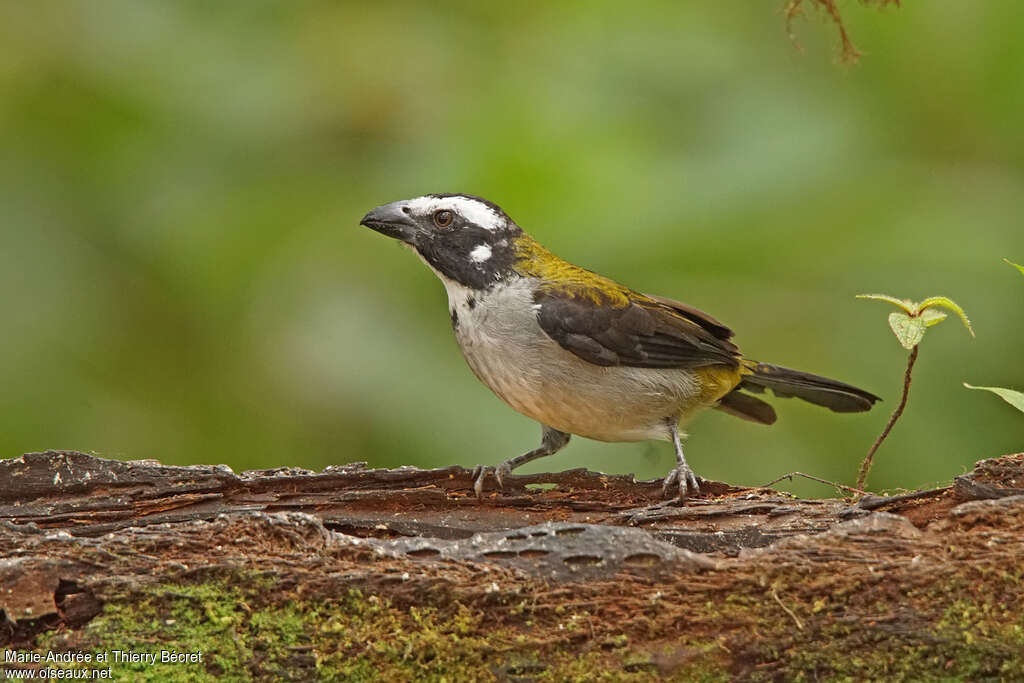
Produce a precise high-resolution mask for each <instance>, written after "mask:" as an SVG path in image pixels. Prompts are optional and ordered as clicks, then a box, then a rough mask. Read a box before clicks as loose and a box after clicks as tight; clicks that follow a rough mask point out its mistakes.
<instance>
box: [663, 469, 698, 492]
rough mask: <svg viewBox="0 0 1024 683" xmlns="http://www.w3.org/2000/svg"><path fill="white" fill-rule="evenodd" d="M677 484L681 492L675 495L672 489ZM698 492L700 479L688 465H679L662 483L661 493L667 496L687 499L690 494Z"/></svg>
mask: <svg viewBox="0 0 1024 683" xmlns="http://www.w3.org/2000/svg"><path fill="white" fill-rule="evenodd" d="M676 486H678V490H679V493H678V495H677V496H673V495H672V489H673V487H676ZM698 493H700V480H699V479H698V478H697V475H696V474H694V473H693V470H691V469H690V468H689V467H687V466H686V465H680V466H677V467H676V468H675V469H673V470H672V471H671V472H669V473H668V476H667V477H665V482H664V483H663V484H662V485H661V495H662V496H663V497H665V498H673V497H678V498H679V499H680V500H686V499H687V498H689V497H690V494H693V495H696V494H698Z"/></svg>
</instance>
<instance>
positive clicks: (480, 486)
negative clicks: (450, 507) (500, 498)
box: [473, 462, 512, 498]
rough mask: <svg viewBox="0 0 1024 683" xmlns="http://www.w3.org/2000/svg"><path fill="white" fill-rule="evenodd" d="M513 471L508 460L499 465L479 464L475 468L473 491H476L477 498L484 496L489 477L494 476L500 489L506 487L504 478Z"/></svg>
mask: <svg viewBox="0 0 1024 683" xmlns="http://www.w3.org/2000/svg"><path fill="white" fill-rule="evenodd" d="M511 473H512V469H511V468H510V467H509V466H508V463H507V462H503V463H501V464H500V465H498V466H497V467H494V466H492V465H477V466H476V467H474V468H473V492H474V493H476V497H477V498H482V497H483V495H484V482H485V481H487V477H489V476H490V477H494V481H495V482H496V483H497V484H498V490H502V489H504V488H505V487H504V485H503V483H502V479H503V478H504V477H506V476H507V475H509V474H511Z"/></svg>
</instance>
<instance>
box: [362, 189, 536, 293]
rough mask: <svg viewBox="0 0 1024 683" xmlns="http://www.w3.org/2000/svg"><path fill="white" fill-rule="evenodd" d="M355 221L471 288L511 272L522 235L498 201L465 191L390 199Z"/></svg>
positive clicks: (445, 275)
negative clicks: (401, 245)
mask: <svg viewBox="0 0 1024 683" xmlns="http://www.w3.org/2000/svg"><path fill="white" fill-rule="evenodd" d="M359 224H360V225H365V226H366V227H368V228H370V229H371V230H376V231H377V232H379V233H381V234H382V235H387V236H388V237H392V238H394V239H396V240H399V241H401V242H404V243H405V244H406V245H408V246H409V247H411V248H412V249H414V250H415V251H416V252H417V253H418V254H419V255H420V257H421V258H422V259H423V260H424V261H425V262H426V263H427V264H428V265H429V266H430V267H431V268H433V269H434V271H436V272H437V273H438V274H439V275H440V276H442V277H445V278H448V279H449V280H454V281H456V282H458V283H460V284H462V285H465V286H467V287H472V288H474V289H487V288H488V287H490V286H491V285H492V284H494V283H495V282H498V281H501V280H503V279H506V278H508V277H510V276H511V275H512V274H513V273H514V266H515V262H516V260H517V255H516V250H517V241H518V240H519V238H521V237H522V236H523V231H522V230H521V229H520V228H519V226H518V225H516V224H515V222H514V221H513V220H512V219H511V218H509V217H508V215H506V213H505V212H504V211H502V210H501V207H499V206H498V205H497V204H494V203H492V202H489V201H487V200H486V199H481V198H480V197H474V196H472V195H466V194H428V195H424V196H422V197H416V198H415V199H404V200H401V201H397V202H391V203H390V204H384V205H382V206H378V207H377V208H376V209H374V210H373V211H371V212H369V213H368V214H366V215H365V216H363V219H362V220H361V221H359Z"/></svg>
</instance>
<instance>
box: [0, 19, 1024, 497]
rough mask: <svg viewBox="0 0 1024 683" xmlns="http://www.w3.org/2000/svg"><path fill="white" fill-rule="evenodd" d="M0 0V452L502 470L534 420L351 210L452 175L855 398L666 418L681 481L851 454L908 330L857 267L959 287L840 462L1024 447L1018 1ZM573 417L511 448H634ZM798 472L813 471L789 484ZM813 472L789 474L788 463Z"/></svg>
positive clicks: (917, 293)
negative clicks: (899, 329)
mask: <svg viewBox="0 0 1024 683" xmlns="http://www.w3.org/2000/svg"><path fill="white" fill-rule="evenodd" d="M781 5H782V3H781V1H770V0H766V1H765V2H757V3H706V2H705V3H678V2H668V1H665V2H653V3H603V2H602V3H593V2H565V3H519V2H511V3H475V2H437V3H412V2H391V3H367V4H362V3H348V2H295V3H280V2H245V3H228V4H225V3H208V2H144V3H140V2H127V1H125V2H107V1H100V2H93V1H86V0H81V1H79V2H54V3H21V2H2V3H0V136H2V137H0V142H2V144H0V220H2V229H3V235H2V246H0V297H2V299H0V320H2V325H3V334H2V335H0V386H2V388H3V390H2V394H0V454H2V455H3V456H16V455H18V454H20V453H22V452H24V451H29V450H41V449H45V448H68V449H80V450H86V451H93V452H96V453H98V454H101V455H104V456H108V457H118V458H132V459H134V458H158V459H160V460H162V461H164V462H167V463H179V464H184V463H221V462H223V463H227V464H229V465H231V466H232V467H234V468H236V469H247V468H259V467H271V466H279V465H296V466H304V467H312V468H320V467H323V466H324V465H327V464H330V463H343V462H349V461H355V460H367V461H369V462H370V463H371V464H372V465H376V466H396V465H401V464H413V465H419V466H439V465H445V464H452V463H462V464H466V465H472V464H475V463H496V462H498V461H500V460H503V459H505V458H507V457H510V456H512V455H515V454H518V453H519V452H521V451H524V450H526V449H529V448H532V447H533V446H534V445H536V443H537V440H538V436H539V429H538V428H537V426H536V425H535V424H534V423H532V422H531V421H529V420H528V419H527V418H525V417H522V416H520V415H518V414H517V413H515V412H513V411H512V410H511V409H509V408H507V407H505V406H504V405H503V404H502V403H501V402H500V401H499V400H498V399H497V398H495V397H494V396H493V395H492V394H491V393H490V392H489V391H488V390H487V389H486V388H484V387H483V386H482V385H480V384H478V382H477V380H476V379H475V378H474V377H473V375H472V374H471V372H470V371H469V370H468V368H467V367H466V366H465V364H464V361H463V360H462V358H461V356H460V354H459V351H458V349H457V347H456V345H455V343H454V341H453V339H452V334H451V330H450V327H449V321H448V314H447V310H446V303H445V298H444V293H443V289H442V287H441V285H440V284H439V283H438V282H437V281H436V280H435V278H434V276H433V275H432V274H431V273H430V272H428V271H427V269H426V268H424V267H423V266H422V265H421V264H420V263H419V262H418V260H417V259H415V258H414V257H413V255H411V254H410V253H408V252H407V251H405V250H402V249H400V248H399V247H397V246H396V245H395V244H394V243H392V242H391V241H389V240H386V239H385V238H383V237H381V236H380V235H377V234H375V233H373V232H371V231H369V230H366V229H364V228H360V227H359V226H358V225H357V223H358V220H359V218H360V217H361V216H362V215H363V213H365V212H366V211H367V210H368V209H370V208H372V207H374V206H376V205H378V204H381V203H383V202H387V201H391V200H396V199H402V198H407V197H410V196H415V195H420V194H424V193H428V192H445V191H456V192H469V193H474V194H479V195H483V196H485V197H487V198H489V199H491V200H493V201H495V202H497V203H499V204H501V205H502V207H503V208H505V210H506V211H507V212H508V213H509V214H510V215H511V216H512V217H513V218H514V219H516V221H517V222H518V223H519V224H520V225H522V226H523V227H524V228H526V229H527V230H528V231H530V232H532V233H533V234H534V235H535V236H536V237H538V238H539V239H540V240H541V241H542V242H543V243H544V244H546V245H547V246H548V247H550V248H551V249H552V250H554V251H555V252H557V253H558V254H560V255H561V256H563V257H565V258H567V259H569V260H572V261H574V262H576V263H579V264H581V265H584V266H586V267H589V268H591V269H593V270H597V271H599V272H601V273H604V274H606V275H609V276H611V277H614V278H616V279H619V280H621V281H623V282H625V283H627V284H629V285H631V286H633V287H635V288H637V289H640V290H641V291H647V292H652V293H659V294H663V295H666V296H671V297H674V298H678V299H682V300H684V301H687V302H689V303H691V304H693V305H695V306H698V307H700V308H703V309H705V310H708V311H709V312H711V313H713V314H714V315H715V316H717V317H719V318H720V319H722V320H723V321H725V322H726V323H727V324H729V325H731V326H732V327H733V328H734V329H735V330H736V332H737V341H738V342H739V344H740V345H741V347H742V348H743V349H744V351H745V353H746V354H747V355H748V356H750V357H752V358H757V359H760V360H765V361H770V362H775V363H779V364H784V365H790V366H794V367H798V368H801V369H805V370H809V371H813V372H817V373H821V374H825V375H829V376H832V377H836V378H839V379H843V380H846V381H849V382H853V383H856V384H858V385H860V386H863V387H865V388H867V389H870V390H872V391H874V392H876V393H879V394H881V395H882V396H884V397H885V399H886V402H885V403H883V404H882V405H881V407H880V408H879V409H876V410H874V411H872V412H871V413H869V414H865V415H835V414H832V413H829V412H828V411H825V410H821V409H818V408H815V407H813V406H808V405H806V404H802V403H799V402H794V401H776V402H775V405H776V408H777V410H778V412H779V415H780V419H779V421H778V423H777V424H776V425H775V426H774V427H772V428H765V427H761V426H757V425H753V424H750V423H746V422H742V421H740V420H736V419H734V418H730V417H728V416H726V415H723V414H719V413H716V412H712V413H708V414H705V415H703V416H702V417H700V418H698V419H697V420H696V421H695V422H694V423H693V424H691V426H690V432H691V434H692V436H691V438H690V440H689V446H688V451H687V452H688V454H689V457H690V462H691V464H692V465H693V466H694V468H695V469H696V470H697V472H698V473H699V474H701V475H703V476H706V477H710V478H714V479H721V480H727V481H730V482H735V483H740V484H760V483H763V482H765V481H767V480H769V479H771V478H773V477H775V476H777V475H780V474H782V473H784V472H788V471H791V470H802V471H805V472H810V473H813V474H816V475H819V476H823V477H827V478H834V479H839V480H842V481H845V482H847V483H850V482H852V479H853V477H854V474H855V472H856V468H857V465H858V463H859V461H860V459H861V457H862V456H863V455H864V453H865V451H866V450H867V448H868V446H869V445H870V444H871V442H872V440H873V439H874V437H875V435H876V434H877V433H878V432H879V431H880V430H881V428H882V426H883V424H884V423H885V420H886V418H887V417H888V414H889V412H890V411H891V410H892V408H893V407H894V406H895V404H896V402H897V400H898V398H899V389H900V386H901V382H902V373H903V369H904V365H905V358H906V353H905V352H904V351H903V350H902V349H901V348H900V347H899V345H898V344H897V342H896V341H895V339H894V338H893V336H892V334H891V333H890V331H889V330H888V327H887V324H886V316H887V315H888V313H889V310H890V309H888V308H887V307H886V306H885V305H883V304H880V303H875V302H862V301H856V300H855V299H854V298H853V296H854V295H855V294H857V293H860V292H885V293H889V294H894V295H896V296H900V297H904V296H906V297H914V298H922V297H924V296H928V295H933V294H944V295H948V296H951V297H953V298H954V299H955V300H957V301H958V302H959V303H961V304H962V305H963V306H964V307H965V308H966V309H967V312H968V313H969V314H970V315H971V318H972V319H973V321H974V323H975V328H976V330H977V333H978V337H977V339H973V340H972V339H970V338H969V336H968V335H967V333H966V332H965V330H964V329H963V328H962V327H960V325H959V323H957V322H955V321H948V322H946V323H945V324H943V325H942V326H940V327H937V328H933V329H932V330H931V331H930V332H929V335H928V337H927V338H926V339H925V342H924V345H923V348H922V351H921V358H920V361H919V364H918V369H917V376H916V383H915V385H914V390H913V393H912V396H911V401H910V406H909V409H908V411H907V413H906V415H905V416H904V419H903V421H902V422H901V423H900V424H899V425H898V426H897V427H896V429H895V430H894V432H893V434H892V436H891V438H890V440H889V441H888V442H887V444H886V445H885V446H884V447H883V448H882V449H881V451H880V452H879V455H878V460H877V465H876V468H875V470H874V472H873V475H872V479H871V484H872V485H873V486H874V487H875V488H881V487H915V486H921V485H926V484H929V483H932V482H938V481H946V480H949V479H950V478H951V477H953V476H955V475H957V474H959V473H961V472H962V471H964V470H965V468H969V467H970V466H971V464H972V463H973V462H974V461H975V460H977V459H980V458H985V457H992V456H997V455H1000V454H1003V453H1007V452H1014V451H1019V450H1021V449H1022V448H1024V416H1021V415H1020V414H1018V413H1016V412H1015V411H1014V410H1013V408H1011V407H1010V406H1008V405H1007V404H1005V403H1003V402H1002V401H1000V400H999V399H998V398H996V397H994V396H991V395H989V394H983V393H980V392H970V391H968V390H966V389H964V388H962V386H961V382H962V381H964V380H966V381H969V382H971V383H974V384H982V385H992V384H995V385H1002V386H1015V387H1017V388H1024V359H1022V355H1024V349H1022V343H1021V339H1022V336H1024V306H1022V302H1024V278H1022V277H1021V276H1020V274H1019V273H1017V272H1016V271H1015V270H1013V269H1011V268H1010V267H1009V266H1007V265H1006V264H1004V263H1003V262H1002V261H1001V259H1002V258H1003V257H1008V258H1011V259H1013V260H1016V261H1018V262H1022V261H1024V221H1022V216H1024V126H1022V121H1024V113H1022V112H1024V50H1021V49H1020V45H1021V43H1022V41H1024V6H1022V5H1021V4H1020V3H1007V2H1004V3H964V2H955V3H953V2H950V3H926V2H921V1H919V0H908V2H906V3H904V5H905V6H904V7H903V8H902V9H899V10H897V9H888V10H885V11H876V10H873V9H868V8H864V7H862V6H860V5H859V4H856V3H852V2H851V3H847V4H845V5H844V6H843V7H844V10H845V17H846V21H847V24H848V28H849V30H850V32H851V34H852V36H853V39H854V41H855V42H856V43H857V45H858V47H859V48H861V50H862V51H863V52H864V57H863V59H862V61H861V63H860V64H859V65H857V66H844V65H841V64H839V63H837V59H836V57H837V54H838V40H837V38H836V34H835V29H834V26H833V25H832V24H831V23H829V21H828V20H827V18H825V17H824V16H823V15H822V14H821V13H820V12H810V13H809V14H808V17H807V18H806V19H805V20H803V21H799V22H797V23H796V25H795V29H796V31H797V35H798V38H799V41H800V43H801V44H802V48H803V51H802V52H801V50H800V49H798V48H797V47H796V46H794V44H792V43H791V42H790V41H789V39H788V38H787V34H786V30H785V25H784V19H783V17H782V15H781ZM672 460H673V457H672V454H671V449H670V447H669V445H668V444H661V443H646V444H645V443H640V444H600V443H596V442H590V441H586V440H583V439H576V440H574V443H573V444H571V445H570V447H569V448H568V449H567V450H566V451H564V452H563V453H562V454H559V455H558V456H557V460H551V461H542V462H540V463H534V464H532V465H530V466H528V468H527V469H526V470H525V471H538V470H541V469H544V468H569V467H578V466H583V465H586V466H588V467H591V468H594V469H599V470H603V471H607V472H617V473H619V472H635V473H636V474H637V475H638V476H641V477H645V478H648V477H655V476H662V475H663V474H664V473H665V472H666V471H667V470H668V469H669V467H670V465H671V463H672ZM803 486H805V485H798V486H797V485H795V486H794V488H795V490H798V491H801V490H806V491H809V492H812V493H818V494H828V493H830V490H829V489H827V488H826V487H819V488H817V489H814V488H811V489H804V488H801V487H803ZM811 486H814V485H811Z"/></svg>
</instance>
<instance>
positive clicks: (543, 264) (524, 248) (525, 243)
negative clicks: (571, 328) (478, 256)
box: [515, 234, 645, 308]
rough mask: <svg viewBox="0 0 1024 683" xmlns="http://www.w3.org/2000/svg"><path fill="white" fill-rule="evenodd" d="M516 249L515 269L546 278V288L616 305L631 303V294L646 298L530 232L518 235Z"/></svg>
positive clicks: (524, 273)
mask: <svg viewBox="0 0 1024 683" xmlns="http://www.w3.org/2000/svg"><path fill="white" fill-rule="evenodd" d="M515 248H516V254H517V256H518V258H517V259H516V264H515V268H516V270H517V271H519V273H521V274H522V275H526V276H529V277H537V278H540V279H542V280H545V281H546V282H547V284H545V285H543V286H544V288H546V289H549V290H555V291H559V292H563V293H565V294H568V295H569V296H572V297H584V298H587V299H590V300H591V301H593V302H594V303H595V304H603V305H609V304H610V305H612V306H614V307H616V308H624V307H626V306H628V305H629V303H630V295H631V294H632V295H633V297H634V298H645V297H642V295H637V294H636V293H634V292H631V291H630V289H629V288H628V287H626V286H624V285H620V284H619V283H618V282H616V281H615V280H612V279H610V278H606V277H604V276H603V275H598V274H597V273H594V272H591V271H589V270H587V269H586V268H580V267H579V266H576V265H573V264H571V263H569V262H568V261H565V260H563V259H560V258H558V257H557V256H555V255H554V254H552V253H551V252H550V251H548V250H547V249H545V248H544V247H543V246H541V245H540V243H539V242H537V240H535V239H533V238H532V237H530V236H529V235H525V234H524V235H523V236H522V237H520V238H518V239H517V240H516V242H515Z"/></svg>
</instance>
